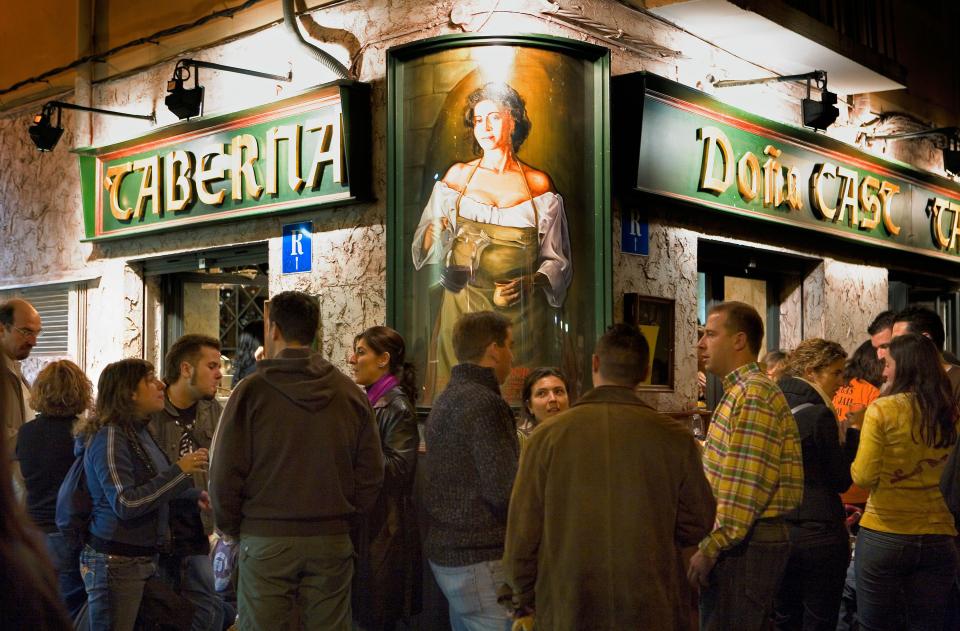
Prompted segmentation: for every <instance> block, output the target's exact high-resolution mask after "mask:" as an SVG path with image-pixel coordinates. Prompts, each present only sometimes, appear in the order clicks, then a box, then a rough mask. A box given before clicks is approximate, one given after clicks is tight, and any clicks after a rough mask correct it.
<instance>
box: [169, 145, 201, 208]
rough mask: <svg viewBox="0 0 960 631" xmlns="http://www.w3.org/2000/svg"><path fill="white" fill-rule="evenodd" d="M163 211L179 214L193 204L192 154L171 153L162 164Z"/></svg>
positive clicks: (186, 152)
mask: <svg viewBox="0 0 960 631" xmlns="http://www.w3.org/2000/svg"><path fill="white" fill-rule="evenodd" d="M163 167H164V169H163V183H164V190H165V191H166V195H165V197H164V202H165V203H164V206H163V207H164V209H165V210H168V211H171V210H172V211H173V212H179V211H181V210H183V209H184V208H186V207H187V206H189V205H190V204H192V203H193V190H194V189H193V180H192V179H191V178H192V177H193V154H192V153H190V152H189V151H173V152H171V153H168V154H167V157H166V158H164V162H163Z"/></svg>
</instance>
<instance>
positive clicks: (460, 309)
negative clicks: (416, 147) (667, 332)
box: [412, 83, 573, 394]
mask: <svg viewBox="0 0 960 631" xmlns="http://www.w3.org/2000/svg"><path fill="white" fill-rule="evenodd" d="M464 114H465V116H464V124H465V125H466V126H467V128H469V129H472V130H473V137H474V150H475V152H476V153H478V154H480V157H479V158H477V159H475V160H472V161H470V162H465V163H464V162H457V163H456V164H454V165H453V166H451V167H450V168H449V169H448V170H447V173H446V175H444V177H443V179H442V180H441V181H439V182H437V183H436V185H435V186H434V188H433V192H432V193H431V195H430V199H429V201H428V202H427V206H426V208H425V209H424V211H423V215H422V216H421V218H420V223H419V225H418V226H417V230H416V232H415V233H414V237H413V244H412V250H413V252H412V253H413V264H414V268H415V269H418V270H419V269H421V268H422V267H423V265H425V264H428V263H429V264H437V265H440V266H441V274H440V284H441V285H442V286H443V289H444V291H443V301H442V303H441V305H440V312H439V314H438V316H437V324H436V327H435V332H434V339H433V342H432V343H431V349H430V366H429V370H428V381H430V382H431V383H429V384H428V393H429V394H436V392H437V391H438V390H439V389H440V388H442V387H443V386H444V385H445V384H446V381H447V378H448V376H449V374H450V368H451V367H452V366H454V365H455V364H456V363H457V360H456V357H455V356H454V353H453V345H452V334H453V324H454V322H456V320H457V318H459V317H460V315H462V314H464V313H470V312H474V311H485V310H491V311H497V312H499V313H502V314H503V315H506V316H507V317H509V318H510V319H511V321H512V323H513V337H514V339H515V340H517V341H518V343H517V345H516V348H515V349H514V364H515V365H517V366H529V365H538V364H545V363H547V364H548V363H555V362H556V358H551V357H545V356H543V353H544V352H545V351H548V349H549V345H545V344H544V342H545V341H546V339H547V338H545V337H544V336H545V335H548V334H549V333H550V332H552V331H553V322H552V320H553V318H551V317H550V315H551V313H550V311H551V308H553V309H558V308H559V307H561V306H562V305H563V300H564V297H565V296H566V292H567V288H568V287H569V285H570V281H571V279H572V277H573V268H572V265H571V261H570V239H569V236H568V234H567V219H566V215H565V214H564V210H563V199H562V198H561V197H560V195H559V194H557V192H556V190H555V189H554V187H553V182H552V181H551V180H550V176H549V175H547V174H546V173H544V172H542V171H538V170H537V169H535V168H533V167H531V166H530V165H528V164H524V163H523V162H521V161H520V159H519V158H517V152H518V151H519V150H520V146H521V145H522V144H523V142H524V140H526V138H527V135H528V134H529V132H530V127H531V123H530V120H529V119H528V118H527V113H526V106H525V104H524V101H523V98H521V97H520V95H519V94H518V93H517V91H516V90H514V89H513V88H512V87H510V86H509V85H506V84H502V83H488V84H486V85H484V86H483V87H481V88H478V89H477V90H474V91H473V92H472V93H470V95H469V96H468V97H467V102H466V108H465V110H464ZM429 373H433V374H432V375H431V374H429ZM431 377H432V379H431ZM431 386H433V388H431ZM431 390H432V392H430V391H431Z"/></svg>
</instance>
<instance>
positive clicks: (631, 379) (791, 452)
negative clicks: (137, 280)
mask: <svg viewBox="0 0 960 631" xmlns="http://www.w3.org/2000/svg"><path fill="white" fill-rule="evenodd" d="M318 325H319V308H318V305H317V303H316V301H315V300H314V299H313V298H311V297H309V296H307V295H306V294H303V293H299V292H283V293H280V294H278V295H276V296H274V297H272V299H271V312H270V320H269V323H268V327H267V329H266V330H265V332H264V333H265V339H258V338H255V337H254V335H253V333H251V334H250V337H251V340H250V344H248V346H250V348H249V349H248V351H249V352H248V353H247V354H251V356H252V353H253V351H254V350H255V346H254V343H257V344H259V345H263V346H265V347H266V348H267V349H268V352H267V355H268V356H266V357H262V358H256V359H251V360H250V361H244V362H242V364H243V365H242V369H243V371H244V376H243V378H242V379H241V380H239V383H235V387H234V389H233V391H232V393H231V395H230V397H229V399H228V400H227V401H226V404H225V405H224V406H221V403H220V402H219V401H218V400H217V398H216V394H217V391H218V385H219V384H220V381H221V379H222V377H223V371H222V364H221V347H220V343H219V340H217V339H215V338H211V337H207V336H204V335H196V334H188V335H185V336H183V337H182V338H181V339H179V340H177V341H176V342H175V343H174V344H173V345H172V346H171V347H170V350H169V352H168V353H167V355H166V357H165V358H164V362H163V366H162V371H161V374H160V375H158V374H157V372H156V369H155V368H154V366H153V365H152V364H151V363H150V362H147V361H145V360H142V359H124V360H121V361H118V362H114V363H112V364H109V365H108V366H106V367H105V369H104V370H103V371H102V373H101V375H100V377H99V381H98V384H97V388H96V393H95V395H94V391H93V387H92V384H91V383H90V381H89V380H88V379H87V377H86V376H85V375H84V373H83V371H82V370H81V369H80V368H79V367H78V366H76V365H75V364H74V363H72V362H70V361H67V360H61V361H56V362H51V363H49V364H48V365H46V366H45V367H44V368H43V369H42V370H41V371H40V372H39V374H38V375H37V377H36V379H35V380H34V383H33V384H28V383H27V381H26V380H25V379H24V378H23V376H22V374H21V372H20V364H19V362H20V361H22V360H23V359H26V358H27V357H28V356H29V354H30V351H31V349H32V348H33V346H34V345H35V344H36V340H37V337H38V336H39V335H40V333H41V327H42V322H41V318H40V316H39V314H38V313H37V311H36V310H35V309H34V308H33V307H32V305H30V304H29V303H28V302H26V301H24V300H19V299H14V300H10V301H7V302H5V303H2V304H0V359H2V361H3V368H2V371H0V409H2V411H3V414H4V417H3V421H4V429H5V431H4V432H3V433H2V434H0V453H3V454H4V455H5V457H2V458H0V563H2V564H3V568H4V570H3V572H2V573H0V575H2V576H3V589H2V590H0V601H2V609H0V627H2V628H4V629H7V628H9V629H14V628H23V629H41V630H46V629H54V630H59V629H74V628H76V629H94V630H100V629H111V630H113V629H116V630H120V631H128V630H132V629H148V628H149V629H153V628H176V629H192V630H195V631H201V630H203V631H208V630H209V631H220V630H222V629H228V628H230V627H231V626H233V625H236V626H237V628H239V629H258V630H274V629H286V628H297V626H298V625H301V626H303V627H305V628H310V629H344V630H346V629H362V630H370V631H373V630H392V629H397V628H399V627H401V626H403V627H404V628H408V627H407V626H405V625H409V624H410V623H411V621H413V620H414V619H415V617H416V615H417V614H418V613H420V612H421V610H422V608H423V594H422V593H421V591H422V586H423V584H424V580H423V579H424V576H425V574H426V573H429V575H431V576H432V578H433V579H434V581H435V584H436V586H437V587H438V588H439V591H440V592H442V594H443V597H444V599H445V601H446V605H447V609H448V613H449V625H450V627H451V628H452V629H453V630H454V631H467V630H469V631H475V630H487V629H489V630H491V631H492V630H503V631H509V630H510V629H511V628H513V629H525V630H529V629H534V628H535V629H537V630H567V629H569V630H587V629H618V630H619V629H653V630H660V629H664V630H666V629H694V628H698V627H699V628H700V629H702V630H704V631H710V630H719V629H736V630H737V631H752V630H757V631H760V630H763V629H769V628H776V629H784V630H789V629H804V630H815V629H831V630H832V629H856V628H859V629H863V630H864V631H874V630H880V629H918V630H919V629H924V630H935V631H940V630H942V629H945V630H949V629H956V628H958V625H960V598H958V553H957V539H956V537H957V534H958V533H957V528H956V523H957V522H956V519H955V514H954V513H953V512H951V509H953V510H954V511H956V512H957V514H960V510H958V508H960V490H958V489H960V478H958V476H960V462H958V460H960V457H958V456H957V455H956V453H957V449H956V447H955V445H956V443H957V440H958V434H957V432H958V427H957V424H958V416H960V410H958V396H960V367H957V365H955V363H954V362H953V359H954V358H952V357H951V356H950V355H949V354H945V353H943V346H944V337H945V336H944V328H943V323H942V321H941V320H940V318H939V317H938V316H937V314H936V313H934V312H932V311H930V310H928V309H924V308H920V307H911V308H908V309H906V310H904V311H902V312H900V313H896V314H894V313H892V312H884V313H882V314H880V315H879V316H877V318H876V319H875V320H874V322H873V324H872V325H871V326H870V328H869V329H868V331H867V332H866V335H867V337H868V338H869V339H866V340H865V341H864V343H863V344H861V345H860V346H859V347H858V348H856V349H855V350H854V351H853V353H852V355H849V356H848V353H847V351H846V350H845V349H844V348H843V347H842V346H841V345H840V344H838V343H837V342H834V341H830V340H824V339H819V338H811V339H807V340H804V341H803V342H801V343H800V344H799V345H797V347H796V348H794V349H791V350H789V351H788V352H785V351H776V353H777V354H776V355H772V354H770V355H768V356H767V357H765V358H764V362H760V361H758V356H759V353H760V350H761V346H762V342H763V339H764V330H763V323H762V320H761V318H760V316H759V315H758V314H757V312H756V311H755V310H754V309H753V308H752V307H750V306H748V305H746V304H743V303H737V302H726V303H720V304H717V305H714V306H713V307H712V308H711V309H710V310H709V312H708V314H707V320H706V323H705V324H704V326H703V332H702V337H701V338H700V340H699V342H698V345H697V353H698V357H699V360H700V365H701V366H702V369H703V370H704V371H705V372H707V373H710V374H713V375H715V376H716V377H717V378H719V379H721V380H722V383H723V394H722V397H721V398H720V399H719V401H717V402H716V405H715V409H714V410H713V413H712V416H711V419H710V424H709V428H708V429H707V431H706V436H705V440H704V441H703V442H702V443H701V442H700V441H698V440H697V438H696V437H695V436H694V434H693V433H692V432H691V428H690V427H689V426H688V425H687V424H686V423H684V422H681V421H679V420H676V419H675V418H672V417H670V416H668V415H665V414H663V413H660V412H658V411H656V410H654V409H653V408H651V407H650V406H649V405H647V404H645V403H644V402H643V401H642V400H641V398H639V397H638V396H637V386H638V385H639V384H641V383H643V381H644V379H645V378H646V376H647V375H646V373H647V371H648V366H649V356H650V349H649V347H648V344H647V341H646V339H645V338H644V336H643V335H642V334H641V333H640V331H639V330H638V329H637V328H636V327H632V326H629V325H624V324H618V325H614V326H612V327H611V328H610V329H608V331H607V332H606V333H604V334H603V335H602V336H601V337H600V339H599V340H597V342H596V346H595V348H594V352H593V354H592V356H591V364H590V366H591V372H592V383H593V388H592V389H591V390H589V391H587V392H585V393H583V394H582V395H581V396H580V397H579V398H577V399H576V400H575V399H574V394H575V393H573V392H571V390H570V387H569V381H568V379H567V377H566V376H565V375H564V374H563V373H562V372H560V371H559V370H557V369H555V368H550V367H541V368H535V369H533V370H531V371H530V372H529V374H528V376H527V378H526V382H525V383H524V386H523V389H522V406H521V410H520V419H519V420H518V419H517V418H516V417H515V414H514V411H513V409H512V408H511V407H510V405H508V403H507V402H506V401H505V400H504V399H503V397H502V396H501V392H500V384H501V383H503V381H504V380H505V379H506V378H507V376H508V375H510V374H511V370H512V368H513V347H514V344H513V337H512V335H513V334H512V327H511V321H510V320H509V319H508V318H506V317H504V316H503V315H500V314H498V313H495V312H493V311H482V312H473V313H466V314H463V315H461V316H460V317H459V319H458V320H457V321H456V323H455V325H454V327H453V330H452V333H451V346H452V349H453V351H454V354H455V356H456V359H457V363H456V364H455V365H454V366H452V368H451V371H450V380H449V383H448V384H447V385H446V387H445V389H444V390H443V391H442V392H440V393H439V394H438V395H437V396H436V398H435V399H434V401H433V405H432V407H431V409H430V412H429V415H428V417H427V419H426V421H425V422H424V423H423V424H422V425H418V420H417V414H416V408H415V405H416V402H417V396H418V393H419V392H420V388H419V387H418V384H417V378H416V373H415V370H414V369H413V366H412V364H411V363H410V362H409V361H408V360H407V357H406V347H405V343H404V340H403V338H402V337H401V336H400V334H399V333H397V332H396V331H394V330H393V329H390V328H388V327H384V326H376V327H372V328H369V329H366V330H364V331H362V332H360V333H359V334H357V335H356V337H355V338H354V340H353V352H352V354H351V356H350V359H349V364H350V367H351V369H352V373H353V374H352V377H348V376H347V375H345V374H344V373H342V372H341V371H340V370H339V369H337V368H336V367H335V366H333V365H332V364H331V363H330V362H329V361H328V360H327V359H325V358H323V357H322V356H321V354H319V353H317V352H316V351H314V350H312V349H313V348H314V347H315V341H316V339H315V338H316V331H317V328H318ZM256 333H257V334H260V332H259V331H257V332H256ZM235 381H236V380H235ZM358 386H359V387H358ZM421 451H422V452H423V453H420V454H418V452H421ZM951 456H952V457H951ZM418 461H419V466H420V467H421V470H420V472H419V477H422V488H419V490H418V491H417V492H416V493H415V491H414V488H415V480H416V478H417V477H418V472H417V467H418ZM418 515H419V516H421V517H425V519H419V518H418ZM851 535H855V537H856V539H855V545H854V546H851ZM214 545H215V547H213V546H214ZM851 549H852V550H853V553H852V554H851ZM851 557H852V561H851ZM221 579H224V580H221ZM698 617H699V619H698Z"/></svg>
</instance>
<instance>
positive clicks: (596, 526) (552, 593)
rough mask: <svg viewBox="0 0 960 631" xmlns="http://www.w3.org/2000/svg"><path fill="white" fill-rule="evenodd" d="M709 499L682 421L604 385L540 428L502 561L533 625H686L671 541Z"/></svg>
mask: <svg viewBox="0 0 960 631" xmlns="http://www.w3.org/2000/svg"><path fill="white" fill-rule="evenodd" d="M715 510H716V504H715V502H714V499H713V495H712V493H711V491H710V486H709V485H708V484H707V480H706V478H705V477H704V474H703V467H702V464H701V458H700V450H699V448H698V446H697V444H696V442H695V440H694V438H693V435H692V434H691V433H690V430H689V429H687V428H686V427H684V426H683V425H681V424H680V423H678V422H677V421H674V420H672V419H670V418H668V417H666V416H664V415H662V414H659V413H657V412H656V411H654V410H653V409H652V408H650V407H649V406H647V405H646V404H644V403H643V402H641V401H640V400H639V399H637V398H636V396H635V394H634V392H633V391H632V390H631V389H629V388H622V387H615V386H603V387H599V388H596V389H594V390H591V391H589V392H587V393H586V394H585V395H584V396H583V397H582V398H581V399H580V401H578V402H577V404H576V405H575V406H573V407H572V408H571V409H570V410H568V411H566V412H564V413H562V414H560V415H558V416H556V417H554V418H552V419H550V420H549V421H547V422H545V423H544V424H543V425H541V426H540V427H538V428H537V429H536V430H535V431H534V432H533V434H532V435H531V437H530V439H529V442H528V443H527V447H526V451H525V452H524V454H523V456H522V458H521V460H520V470H519V473H518V474H517V479H516V482H515V483H514V487H513V495H512V496H511V499H510V511H509V517H508V522H507V536H506V549H505V552H504V570H505V573H506V576H507V580H508V582H509V584H510V586H511V588H512V589H513V591H514V598H515V599H516V601H517V602H518V604H520V605H526V606H533V607H535V609H536V624H537V628H542V629H550V630H551V631H561V630H565V629H570V630H571V631H572V630H576V629H657V630H659V631H668V630H671V629H686V628H687V623H688V620H689V614H688V609H687V607H688V605H689V602H690V600H689V599H690V595H689V592H688V591H687V590H688V588H687V585H686V579H685V570H684V567H683V563H682V561H681V557H680V549H681V547H685V546H691V545H696V543H697V542H698V541H699V540H700V539H701V538H703V537H704V536H706V535H707V533H709V532H710V529H711V528H712V526H713V519H714V513H715Z"/></svg>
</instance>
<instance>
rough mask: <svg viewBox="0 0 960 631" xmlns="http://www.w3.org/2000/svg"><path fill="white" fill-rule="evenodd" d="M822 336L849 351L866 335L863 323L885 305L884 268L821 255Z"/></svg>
mask: <svg viewBox="0 0 960 631" xmlns="http://www.w3.org/2000/svg"><path fill="white" fill-rule="evenodd" d="M823 275H824V287H825V289H824V293H825V294H826V297H825V302H826V304H827V305H829V307H828V308H827V309H826V310H825V313H824V315H823V336H824V337H825V338H827V339H829V340H835V341H837V342H840V344H842V345H843V347H844V348H845V349H847V352H848V353H853V351H855V350H856V349H857V346H859V345H860V344H861V343H862V342H863V341H864V340H866V339H867V327H868V326H870V323H871V322H872V321H873V318H874V317H876V315H877V314H878V313H880V312H881V311H883V310H885V309H886V308H887V270H886V269H885V268H883V267H874V266H869V265H858V264H854V263H845V262H842V261H836V260H833V259H829V258H828V259H825V260H824V264H823Z"/></svg>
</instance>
